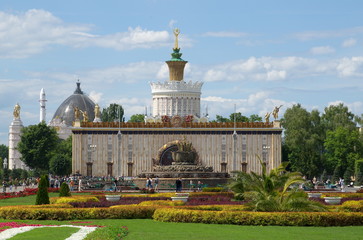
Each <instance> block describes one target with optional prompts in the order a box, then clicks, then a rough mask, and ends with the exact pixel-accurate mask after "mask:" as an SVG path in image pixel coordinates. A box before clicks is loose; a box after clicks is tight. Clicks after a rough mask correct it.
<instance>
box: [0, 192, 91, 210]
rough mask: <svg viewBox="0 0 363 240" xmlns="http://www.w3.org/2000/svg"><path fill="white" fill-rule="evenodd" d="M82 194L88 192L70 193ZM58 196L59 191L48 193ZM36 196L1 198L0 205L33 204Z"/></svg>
mask: <svg viewBox="0 0 363 240" xmlns="http://www.w3.org/2000/svg"><path fill="white" fill-rule="evenodd" d="M82 194H89V193H72V195H82ZM58 196H59V193H49V197H58ZM36 198H37V195H31V196H26V197H16V198H7V199H1V200H0V207H4V206H17V205H35V199H36Z"/></svg>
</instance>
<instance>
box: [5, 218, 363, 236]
mask: <svg viewBox="0 0 363 240" xmlns="http://www.w3.org/2000/svg"><path fill="white" fill-rule="evenodd" d="M0 221H11V220H0ZM81 221H82V222H84V221H91V223H87V224H85V225H102V226H111V225H112V226H119V227H122V226H127V227H128V229H129V234H128V236H127V237H125V238H124V240H128V239H130V240H131V239H132V240H154V239H155V240H179V239H188V240H189V239H191V240H194V239H195V240H201V239H202V240H203V239H208V240H220V239H228V240H234V239H236V240H247V239H248V240H250V239H251V240H260V239H261V240H262V239H263V240H265V239H269V240H270V239H271V240H274V239H278V240H285V239H286V240H291V239H293V240H305V239H309V240H320V239H321V240H330V239H344V240H359V239H363V226H362V227H361V226H359V227H279V226H267V227H266V226H235V225H216V224H196V223H162V222H156V221H153V220H149V219H135V220H133V219H120V220H112V219H107V220H81ZM20 222H25V223H36V224H57V225H58V224H67V225H68V224H74V223H72V222H74V221H25V220H24V221H20ZM104 230H106V228H99V229H97V230H96V232H95V233H94V235H98V236H100V235H101V236H102V234H97V231H104ZM91 234H92V233H91ZM38 239H48V238H43V237H41V236H39V238H38ZM100 239H102V238H92V235H91V236H89V238H87V240H100ZM102 240H104V239H102Z"/></svg>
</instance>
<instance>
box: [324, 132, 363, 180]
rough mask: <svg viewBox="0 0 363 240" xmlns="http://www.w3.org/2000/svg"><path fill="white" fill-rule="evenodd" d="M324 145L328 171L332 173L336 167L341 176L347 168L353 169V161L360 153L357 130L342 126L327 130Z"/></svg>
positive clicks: (359, 140)
mask: <svg viewBox="0 0 363 240" xmlns="http://www.w3.org/2000/svg"><path fill="white" fill-rule="evenodd" d="M324 146H325V153H324V155H325V158H326V166H327V170H328V172H330V173H332V172H333V171H334V169H335V168H337V169H338V174H339V176H340V177H343V174H344V172H345V171H346V170H347V169H349V170H350V169H352V170H353V169H354V163H355V161H356V160H358V159H360V157H361V154H362V141H361V139H360V134H359V132H358V131H357V130H356V129H349V128H346V127H343V126H340V127H338V128H337V129H335V130H329V131H328V132H327V136H326V140H325V143H324Z"/></svg>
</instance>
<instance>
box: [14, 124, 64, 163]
mask: <svg viewBox="0 0 363 240" xmlns="http://www.w3.org/2000/svg"><path fill="white" fill-rule="evenodd" d="M57 142H58V135H57V132H56V130H55V129H54V128H52V127H48V126H47V125H46V124H45V123H44V122H42V123H39V124H38V125H31V126H28V127H24V128H23V129H22V135H21V140H20V142H19V144H18V150H19V152H20V153H21V155H22V160H23V162H25V163H26V165H27V166H29V167H30V168H35V169H40V170H48V169H49V161H50V159H51V157H52V155H53V153H54V151H55V149H56V147H57Z"/></svg>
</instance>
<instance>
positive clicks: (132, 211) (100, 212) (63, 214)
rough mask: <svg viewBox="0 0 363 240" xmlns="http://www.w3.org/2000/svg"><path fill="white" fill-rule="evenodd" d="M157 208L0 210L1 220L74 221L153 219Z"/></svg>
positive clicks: (126, 206) (7, 208) (17, 208)
mask: <svg viewBox="0 0 363 240" xmlns="http://www.w3.org/2000/svg"><path fill="white" fill-rule="evenodd" d="M155 209H156V207H155V206H145V207H142V206H128V205H124V206H118V207H115V208H92V209H89V208H42V207H41V206H39V208H24V207H18V206H9V207H6V208H0V218H3V219H19V220H25V219H29V220H59V221H62V220H73V219H131V218H135V219H145V218H147V219H151V218H152V216H153V214H154V212H155Z"/></svg>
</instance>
